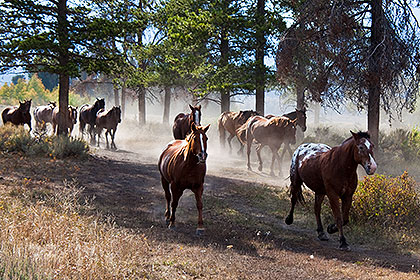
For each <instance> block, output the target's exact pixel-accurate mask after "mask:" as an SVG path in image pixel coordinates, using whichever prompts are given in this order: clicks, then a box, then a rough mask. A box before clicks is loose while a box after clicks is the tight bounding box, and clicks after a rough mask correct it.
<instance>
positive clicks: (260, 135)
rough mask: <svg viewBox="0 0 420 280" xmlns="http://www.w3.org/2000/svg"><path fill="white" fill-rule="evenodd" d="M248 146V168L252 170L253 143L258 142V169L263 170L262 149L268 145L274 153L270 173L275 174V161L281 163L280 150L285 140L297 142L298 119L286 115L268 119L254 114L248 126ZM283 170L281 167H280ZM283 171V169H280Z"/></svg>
mask: <svg viewBox="0 0 420 280" xmlns="http://www.w3.org/2000/svg"><path fill="white" fill-rule="evenodd" d="M245 135H246V146H247V150H246V153H247V157H248V170H251V163H250V154H251V145H252V143H253V142H254V143H257V148H256V150H257V156H258V160H259V163H260V165H259V167H258V170H259V171H262V166H263V162H262V159H261V149H262V148H263V147H264V146H268V147H270V149H271V152H272V153H273V157H272V159H271V168H270V170H271V171H270V174H271V175H274V162H275V160H276V159H277V160H278V163H279V165H280V164H281V161H280V157H279V154H278V150H279V149H280V146H281V144H282V143H283V142H289V143H292V144H295V143H296V120H293V121H292V120H290V119H289V118H285V117H274V118H271V119H266V118H264V117H262V116H254V117H252V118H251V119H249V120H248V122H247V127H246V134H245ZM280 170H281V169H280ZM280 173H281V171H280Z"/></svg>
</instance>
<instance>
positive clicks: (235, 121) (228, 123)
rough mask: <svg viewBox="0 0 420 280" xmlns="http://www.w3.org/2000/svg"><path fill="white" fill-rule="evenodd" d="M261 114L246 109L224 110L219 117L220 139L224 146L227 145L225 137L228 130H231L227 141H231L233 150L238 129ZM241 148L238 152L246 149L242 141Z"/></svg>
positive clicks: (230, 145)
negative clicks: (236, 110) (237, 110)
mask: <svg viewBox="0 0 420 280" xmlns="http://www.w3.org/2000/svg"><path fill="white" fill-rule="evenodd" d="M257 115H259V114H258V112H256V111H253V110H246V111H239V112H224V113H222V114H221V115H220V117H219V119H218V121H217V122H218V128H219V139H220V144H221V145H222V146H223V147H224V146H225V138H226V131H227V132H229V134H230V135H229V137H228V138H227V141H228V143H229V148H230V150H229V151H230V152H232V143H231V141H232V139H233V138H234V137H235V136H237V135H236V130H237V129H238V128H239V127H240V126H241V125H243V124H244V123H246V121H247V120H248V119H249V118H251V117H253V116H257ZM239 143H240V144H241V148H240V149H239V151H238V154H240V153H242V151H243V149H244V145H243V144H242V142H241V141H239Z"/></svg>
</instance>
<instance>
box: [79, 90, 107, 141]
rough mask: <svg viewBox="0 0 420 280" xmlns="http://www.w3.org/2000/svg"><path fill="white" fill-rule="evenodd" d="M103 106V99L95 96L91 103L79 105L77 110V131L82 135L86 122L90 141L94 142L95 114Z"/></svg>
mask: <svg viewBox="0 0 420 280" xmlns="http://www.w3.org/2000/svg"><path fill="white" fill-rule="evenodd" d="M104 108H105V99H103V98H101V99H99V98H96V101H95V103H94V104H93V105H89V104H84V105H82V107H80V112H79V133H80V134H81V135H82V138H83V134H84V133H85V126H86V124H88V125H89V135H90V141H91V143H95V131H94V128H95V123H96V114H97V113H98V111H99V110H101V109H104Z"/></svg>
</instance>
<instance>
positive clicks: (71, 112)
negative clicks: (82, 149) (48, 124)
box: [51, 106, 77, 135]
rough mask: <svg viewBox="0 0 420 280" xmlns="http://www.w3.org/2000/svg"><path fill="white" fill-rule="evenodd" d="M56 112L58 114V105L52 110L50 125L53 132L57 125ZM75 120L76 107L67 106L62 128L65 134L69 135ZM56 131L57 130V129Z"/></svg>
mask: <svg viewBox="0 0 420 280" xmlns="http://www.w3.org/2000/svg"><path fill="white" fill-rule="evenodd" d="M58 114H59V107H55V108H54V110H53V112H52V117H51V118H52V126H53V134H55V133H56V131H57V126H58ZM76 122H77V107H73V106H69V107H68V109H67V112H64V130H65V131H66V134H69V135H71V133H72V131H73V127H74V125H75V124H76ZM57 133H58V131H57Z"/></svg>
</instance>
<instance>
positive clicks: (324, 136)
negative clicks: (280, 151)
mask: <svg viewBox="0 0 420 280" xmlns="http://www.w3.org/2000/svg"><path fill="white" fill-rule="evenodd" d="M350 136H351V135H350V133H349V134H348V135H347V136H345V135H343V134H339V133H338V132H337V131H336V130H333V129H331V127H328V126H319V127H316V128H315V130H314V131H313V132H311V133H310V134H309V135H308V136H306V137H305V138H304V139H303V142H304V143H323V144H327V145H329V146H331V147H333V146H337V145H340V144H341V143H342V142H343V141H344V140H345V139H346V138H348V137H350Z"/></svg>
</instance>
